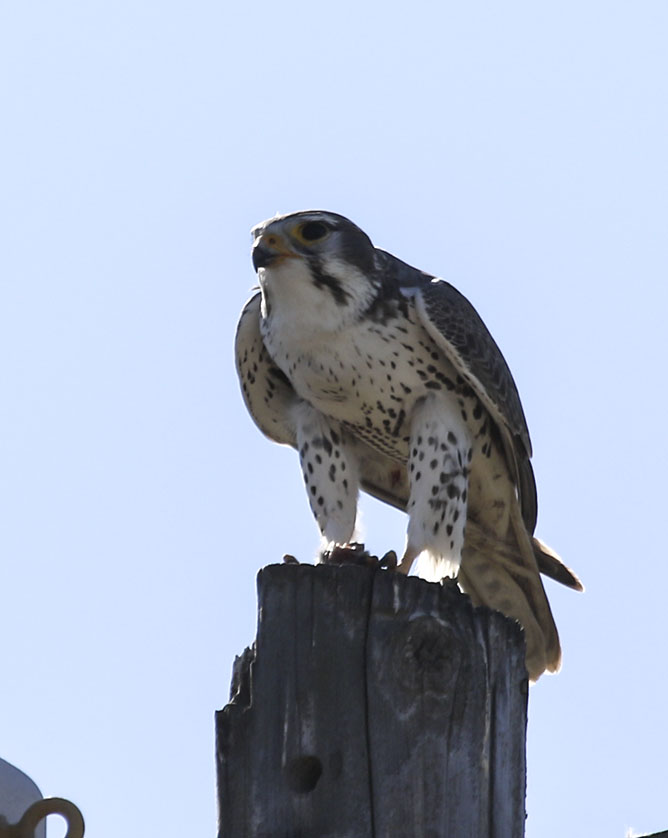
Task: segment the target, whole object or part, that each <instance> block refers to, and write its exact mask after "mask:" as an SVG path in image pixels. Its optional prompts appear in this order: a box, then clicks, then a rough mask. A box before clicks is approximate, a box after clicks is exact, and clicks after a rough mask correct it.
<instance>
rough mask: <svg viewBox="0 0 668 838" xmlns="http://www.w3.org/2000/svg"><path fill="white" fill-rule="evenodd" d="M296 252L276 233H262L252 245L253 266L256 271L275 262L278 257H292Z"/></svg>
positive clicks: (294, 256) (295, 255)
mask: <svg viewBox="0 0 668 838" xmlns="http://www.w3.org/2000/svg"><path fill="white" fill-rule="evenodd" d="M296 257H297V254H296V253H295V252H294V250H292V249H291V248H290V247H289V246H288V245H287V244H286V242H285V239H284V238H283V237H282V236H279V235H278V234H277V233H270V232H268V231H267V232H265V233H262V234H261V235H260V236H259V237H258V238H257V239H256V241H255V244H254V245H253V267H254V268H255V270H256V271H258V270H259V269H260V268H267V267H269V265H273V264H275V263H276V262H277V261H278V260H279V259H294V258H296Z"/></svg>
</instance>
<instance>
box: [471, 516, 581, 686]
mask: <svg viewBox="0 0 668 838" xmlns="http://www.w3.org/2000/svg"><path fill="white" fill-rule="evenodd" d="M538 544H539V545H540V542H538ZM543 546H544V545H540V547H543ZM537 549H540V548H537ZM545 550H546V555H549V556H550V559H549V560H548V559H546V560H545V561H546V562H548V561H551V562H552V563H551V564H550V568H552V567H556V566H557V565H556V563H558V565H559V566H560V567H562V568H565V566H564V565H562V564H561V562H560V561H559V559H558V557H557V556H556V554H554V553H552V551H550V550H549V548H545ZM540 569H541V568H539V565H538V561H537V558H536V555H535V552H534V543H533V540H532V538H531V536H530V535H529V533H528V532H527V530H526V526H525V524H524V522H523V520H522V516H521V513H520V510H519V505H518V504H516V503H514V504H511V526H510V528H509V534H508V542H502V541H499V540H498V539H497V538H494V537H493V536H491V535H489V534H488V533H486V532H485V531H484V530H483V529H482V528H481V527H480V526H479V525H477V524H476V522H475V521H472V520H471V519H469V521H467V524H466V542H465V545H464V550H463V554H462V564H461V567H460V569H459V577H458V578H459V582H460V584H461V586H462V588H463V590H465V591H466V593H468V594H469V596H470V597H471V599H472V600H473V602H474V603H475V604H476V605H486V606H488V607H489V608H494V609H496V610H497V611H501V612H502V613H503V614H506V615H507V616H508V617H514V618H515V619H516V620H518V621H519V623H520V624H521V625H522V628H523V629H524V634H525V639H526V665H527V671H528V673H529V677H530V678H531V680H532V681H537V680H538V678H539V677H540V676H541V675H542V674H543V672H545V670H547V671H548V672H556V671H557V670H558V669H559V667H560V665H561V646H560V644H559V633H558V632H557V627H556V625H555V622H554V617H553V616H552V611H551V609H550V604H549V602H548V601H547V596H546V594H545V589H544V588H543V583H542V581H541V578H540ZM565 570H568V569H567V568H565ZM550 575H553V574H550ZM573 577H574V579H576V580H577V577H575V576H574V574H573ZM577 581H578V584H579V580H577ZM571 587H575V585H571Z"/></svg>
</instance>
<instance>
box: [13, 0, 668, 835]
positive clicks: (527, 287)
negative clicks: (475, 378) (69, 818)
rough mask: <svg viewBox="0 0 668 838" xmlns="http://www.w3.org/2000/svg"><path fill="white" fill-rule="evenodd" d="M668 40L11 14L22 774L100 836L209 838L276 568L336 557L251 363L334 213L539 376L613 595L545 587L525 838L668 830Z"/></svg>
mask: <svg viewBox="0 0 668 838" xmlns="http://www.w3.org/2000/svg"><path fill="white" fill-rule="evenodd" d="M667 30H668V6H667V5H666V4H665V3H664V2H663V0H655V2H644V1H643V0H639V2H635V3H628V2H623V3H622V2H614V0H613V1H612V2H611V0H606V2H588V1H587V0H585V1H584V2H572V0H566V2H561V3H559V4H556V3H544V2H535V0H533V2H528V0H527V2H517V0H510V2H507V3H490V2H475V0H473V2H467V3H463V2H461V3H457V4H455V3H450V2H444V3H435V2H434V3H426V2H420V0H417V2H412V3H409V4H405V3H402V4H399V3H394V4H393V3H387V2H382V3H381V2H375V1H372V2H368V3H359V2H358V3H351V2H346V0H344V2H339V3H337V4H335V5H333V4H324V5H323V4H313V3H294V4H291V5H290V4H289V5H287V6H286V5H285V4H279V3H267V2H264V0H259V2H255V3H253V4H241V3H235V4H231V3H228V4H226V3H214V2H207V0H192V1H191V2H189V3H185V2H180V3H177V2H164V0H163V1H162V2H148V0H133V2H129V0H125V1H123V0H114V2H111V0H87V2H84V0H80V2H75V1H74V0H62V1H61V2H57V3H56V2H47V0H43V2H35V1H34V0H22V2H21V3H13V4H10V3H5V4H4V5H3V6H2V7H0V88H1V95H2V117H3V118H2V122H3V129H2V134H1V136H0V145H1V147H2V153H1V155H0V160H1V161H2V162H1V167H2V169H1V175H0V177H1V181H0V223H1V229H2V239H3V243H2V247H1V249H0V359H1V361H0V376H1V378H0V385H1V388H2V414H1V417H0V422H1V425H2V427H1V433H0V446H1V450H0V553H1V565H0V566H1V568H2V569H1V571H0V572H1V578H2V590H3V607H2V609H0V611H1V615H0V621H1V630H2V637H3V643H2V665H3V668H4V678H5V684H6V687H5V689H3V691H2V702H1V706H2V713H1V716H0V743H1V744H0V756H1V757H2V758H4V759H7V760H9V761H10V762H13V763H14V764H16V765H18V766H19V767H20V768H22V769H23V770H24V771H26V772H27V773H28V774H30V775H31V776H32V777H33V779H34V780H35V781H36V782H37V783H38V784H39V785H40V786H41V788H42V790H43V792H44V793H45V794H57V795H63V796H66V797H69V798H71V799H72V800H74V801H75V802H77V803H78V804H79V806H80V807H81V809H82V810H83V812H84V815H85V817H86V819H87V822H88V834H89V835H90V836H91V838H92V837H93V836H95V838H116V836H119V835H129V836H135V835H136V836H148V835H160V836H161V838H176V837H177V836H179V838H180V836H183V835H193V836H207V835H208V836H213V835H215V793H214V762H213V713H214V711H215V710H216V709H217V708H219V707H221V706H222V705H223V704H224V703H225V701H226V699H227V694H228V686H229V674H230V667H231V663H232V660H233V658H234V655H235V654H237V653H239V652H241V650H242V649H243V648H244V646H245V645H247V644H248V643H249V642H250V641H251V640H252V638H253V636H254V633H255V628H254V624H255V574H256V571H257V570H258V568H259V567H260V566H262V565H263V564H267V563H269V562H272V561H276V560H279V559H280V557H281V555H282V554H283V553H284V552H291V553H294V554H295V555H297V556H298V557H300V558H301V559H310V558H311V557H312V556H313V555H314V553H315V550H316V546H317V542H318V539H317V534H316V528H315V525H314V523H313V522H312V520H311V518H310V513H309V511H308V505H307V502H306V498H305V495H304V491H303V488H302V486H301V477H300V471H299V467H298V464H297V458H296V455H294V452H292V451H289V450H287V449H281V448H279V447H278V446H275V445H273V444H270V443H269V442H268V441H266V440H265V439H264V438H263V437H262V436H261V435H260V434H259V432H258V431H257V430H256V428H255V427H254V425H253V424H252V422H251V420H250V418H249V417H248V415H247V414H246V411H245V409H244V407H243V404H242V401H241V398H240V395H239V393H238V387H237V382H236V376H235V373H234V365H233V357H232V342H233V334H234V328H235V324H236V319H237V316H238V312H239V310H240V308H241V306H242V304H243V302H244V300H245V298H246V296H247V294H248V290H249V288H250V287H251V286H252V285H253V283H254V275H253V272H252V269H251V265H250V260H249V253H248V251H249V244H250V238H249V235H248V231H249V228H250V227H251V225H252V224H254V223H256V222H258V221H260V220H262V219H264V218H266V217H268V216H270V215H273V214H274V213H275V212H276V211H281V212H287V211H292V210H297V209H303V208H308V207H316V208H323V209H331V210H334V211H336V212H340V213H343V214H344V215H347V216H349V217H350V218H352V219H353V220H354V221H356V222H357V223H358V224H360V225H361V226H362V227H363V228H364V229H365V230H366V231H367V232H368V233H369V234H370V235H371V237H372V238H373V240H374V241H375V243H376V244H378V245H379V246H381V247H384V248H386V249H388V250H391V251H393V252H394V253H396V254H397V255H398V256H400V257H401V258H403V259H405V260H406V261H409V262H411V263H413V264H415V265H417V266H419V267H421V268H423V269H425V270H428V271H430V272H433V273H437V274H440V275H442V276H445V277H446V278H447V279H448V280H449V281H451V282H453V283H454V284H455V285H457V287H459V288H460V290H461V291H462V292H464V293H465V294H466V295H467V296H468V297H469V298H470V299H471V301H472V302H473V303H474V304H475V305H476V307H477V308H478V310H479V311H480V313H481V314H482V316H483V317H484V318H485V320H486V322H487V324H488V325H489V327H490V329H491V330H492V332H493V334H494V335H495V337H496V339H497V341H498V343H499V344H500V345H501V347H502V349H503V351H504V353H505V355H506V357H507V359H508V361H509V363H510V365H511V367H512V369H513V372H514V374H515V378H516V380H517V383H518V386H519V389H520V393H521V396H522V400H523V403H524V407H525V411H526V414H527V417H528V421H529V427H530V430H531V434H532V438H533V443H534V449H535V458H534V463H535V469H536V474H537V479H538V489H539V524H538V533H539V535H541V537H543V538H544V539H545V540H546V541H547V542H548V543H549V544H550V545H552V546H553V547H554V548H556V549H558V550H559V551H560V553H561V554H562V556H563V557H564V559H565V561H566V562H567V563H568V564H570V565H572V566H573V567H574V568H575V569H576V570H577V571H578V573H579V574H580V575H581V576H582V579H583V581H584V583H585V585H586V586H587V593H586V594H585V595H576V594H574V593H572V592H570V591H565V590H559V589H558V588H557V586H556V585H550V586H549V594H550V598H551V601H552V603H553V607H554V611H555V615H556V618H557V622H558V625H559V627H560V631H561V635H562V642H563V647H564V667H563V670H562V672H561V673H560V674H559V675H558V676H555V677H545V678H543V679H542V680H541V681H540V683H539V684H538V685H537V686H536V687H534V688H533V689H532V690H531V696H530V719H529V754H528V757H529V788H528V799H527V808H528V821H527V836H529V838H563V836H564V835H568V836H574V838H578V836H587V838H599V837H600V838H604V837H605V838H614V836H619V838H622V836H624V834H625V831H626V830H627V829H629V828H634V829H635V830H637V832H638V833H643V832H652V831H656V830H659V829H667V828H668V807H667V806H666V803H665V783H666V767H665V766H666V756H665V755H666V750H667V748H668V731H667V730H666V714H665V696H666V687H667V686H668V679H667V677H666V634H667V629H668V614H666V608H665V593H664V592H665V589H666V586H667V585H668V563H667V561H666V549H665V547H664V530H665V519H666V512H665V507H666V500H667V490H666V482H665V480H664V479H663V472H664V471H665V469H666V466H667V465H668V445H667V442H666V435H665V431H664V425H665V421H666V420H665V415H666V406H667V399H666V387H665V381H666V370H665V364H666V354H667V353H666V348H667V345H668V337H667V335H666V331H667V330H666V310H667V308H668V299H667V297H668V295H667V292H666V277H667V274H668V271H667V269H668V256H667V254H666V230H667V229H668V163H667V160H668V154H667V152H666V149H667V148H668V137H667V133H668V132H667V128H668V116H667V101H668V98H667V93H668V90H667V88H668V57H667V51H666V42H667V38H668V31H667ZM364 510H365V513H364V519H365V528H366V535H367V542H368V544H369V546H370V547H371V548H372V549H374V550H375V551H384V550H386V549H388V548H390V547H395V548H396V547H400V546H401V544H402V541H403V527H404V520H403V516H401V515H400V514H399V513H397V512H395V511H392V510H389V509H385V508H383V507H381V506H380V505H379V504H375V503H371V502H367V503H365V504H364ZM58 828H59V825H56V827H55V828H54V829H53V830H52V835H53V836H58V835H60V834H62V831H61V832H59V831H58Z"/></svg>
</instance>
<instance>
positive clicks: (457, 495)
mask: <svg viewBox="0 0 668 838" xmlns="http://www.w3.org/2000/svg"><path fill="white" fill-rule="evenodd" d="M470 459H471V439H470V433H469V430H468V428H467V426H466V423H465V422H464V421H463V419H462V417H461V414H460V412H459V410H457V409H453V405H452V401H451V400H447V399H445V398H443V397H442V396H441V395H439V394H437V393H433V394H430V395H429V396H427V397H426V398H424V399H422V400H421V401H420V402H418V403H417V405H416V406H415V408H414V410H413V414H412V416H411V440H410V452H409V457H408V478H409V481H410V487H411V492H410V498H409V501H408V510H407V511H408V515H409V521H408V538H407V543H406V552H405V553H404V557H403V559H402V561H401V564H400V566H399V570H400V571H401V572H402V573H408V572H409V570H410V568H411V565H412V564H413V561H414V560H415V558H416V557H417V556H418V555H419V554H420V553H422V552H423V551H427V552H428V554H429V557H428V558H429V559H430V561H431V567H428V568H424V567H421V568H420V575H421V576H423V577H424V578H428V579H432V580H433V581H440V580H441V579H442V578H443V577H444V576H447V575H453V576H454V575H456V573H457V570H458V569H459V564H460V561H461V553H462V547H463V544H464V530H465V527H466V504H467V494H468V465H469V462H470Z"/></svg>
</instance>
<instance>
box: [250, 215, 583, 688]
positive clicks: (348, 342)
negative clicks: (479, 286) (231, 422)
mask: <svg viewBox="0 0 668 838" xmlns="http://www.w3.org/2000/svg"><path fill="white" fill-rule="evenodd" d="M253 236H254V244H253V252H252V256H253V265H254V267H255V270H256V271H257V274H258V279H259V283H260V289H259V291H258V292H257V293H256V294H255V295H254V296H252V297H251V299H250V300H249V301H248V303H247V304H246V306H245V307H244V309H243V311H242V314H241V319H240V321H239V326H238V330H237V337H236V361H237V371H238V374H239V379H240V382H241V386H242V391H243V396H244V400H245V402H246V406H247V407H248V410H249V412H250V414H251V416H252V417H253V419H254V421H255V422H256V424H257V425H258V426H259V428H260V429H261V430H262V431H263V432H264V433H265V434H266V435H267V436H268V437H270V438H271V439H273V440H275V441H276V442H279V443H283V444H287V445H291V446H292V447H293V448H296V449H297V450H298V452H299V458H300V462H301V467H302V471H303V475H304V482H305V484H306V490H307V494H308V498H309V502H310V505H311V509H312V511H313V514H314V516H315V518H316V520H317V522H318V525H319V527H320V530H321V532H322V534H323V536H324V538H325V540H326V541H327V542H329V543H330V544H332V545H345V544H348V543H349V542H350V541H351V539H352V537H353V531H354V528H355V518H356V512H357V496H358V491H359V489H360V488H361V489H363V490H364V491H366V492H368V493H369V494H371V495H374V496H375V497H377V498H380V499H381V500H383V501H385V502H386V503H389V504H392V505H393V506H396V507H398V508H399V509H402V510H405V511H406V512H407V513H408V534H407V543H406V550H405V553H404V555H403V558H402V561H401V563H400V565H399V570H400V571H402V572H405V573H407V572H408V571H409V570H410V568H411V566H412V564H413V562H414V560H415V559H416V558H417V557H418V555H420V554H422V556H421V559H420V563H419V564H418V569H419V571H420V573H421V575H425V576H426V577H427V578H431V579H432V580H440V579H442V578H444V577H445V576H446V575H456V577H457V580H458V582H459V584H460V586H461V587H462V589H463V590H464V591H466V592H467V593H468V594H469V595H470V596H471V598H472V600H473V601H474V603H475V604H483V605H487V606H489V607H491V608H495V609H497V610H499V611H502V612H503V613H505V614H507V615H508V616H510V617H513V618H515V619H517V620H518V621H519V622H520V623H521V624H522V626H523V627H524V631H525V637H526V644H527V669H528V672H529V675H530V677H531V678H532V679H534V680H535V679H536V678H538V677H539V676H540V675H541V673H542V672H544V671H545V670H546V669H547V670H549V671H555V670H557V669H558V668H559V665H560V659H561V650H560V645H559V636H558V633H557V629H556V626H555V624H554V619H553V617H552V613H551V610H550V606H549V603H548V601H547V597H546V595H545V591H544V589H543V585H542V582H541V577H540V573H544V574H546V575H548V576H551V577H553V578H554V579H557V580H558V581H559V582H562V583H563V584H565V585H568V586H569V587H571V588H574V589H576V590H581V589H582V586H581V584H580V582H579V580H578V578H577V577H576V576H575V574H574V573H573V572H572V571H570V570H569V569H568V568H567V567H566V566H565V565H563V564H562V562H561V561H560V559H559V558H558V557H557V555H556V554H555V553H553V552H552V551H551V550H550V549H549V548H548V547H546V546H545V545H544V544H543V543H542V542H541V541H539V540H538V539H537V538H535V537H534V536H533V532H534V529H535V525H536V513H537V502H536V484H535V481H534V475H533V469H532V467H531V463H530V457H531V442H530V439H529V432H528V429H527V424H526V420H525V418H524V412H523V410H522V405H521V403H520V399H519V395H518V393H517V388H516V386H515V382H514V380H513V377H512V375H511V373H510V370H509V369H508V366H507V364H506V362H505V360H504V358H503V356H502V354H501V352H500V350H499V348H498V347H497V345H496V343H495V342H494V340H493V338H492V336H491V335H490V333H489V332H488V330H487V328H486V327H485V325H484V323H483V322H482V320H481V319H480V317H479V316H478V314H477V312H476V311H475V309H474V308H473V306H472V305H471V304H470V303H469V302H468V300H466V298H465V297H463V296H462V295H461V294H460V293H459V292H458V291H457V290H456V289H455V288H454V287H453V286H452V285H450V284H449V283H447V282H445V281H444V280H442V279H437V278H435V277H433V276H431V275H429V274H426V273H424V272H423V271H420V270H418V269H416V268H413V267H411V266H409V265H407V264H406V263H405V262H402V261H401V260H400V259H397V258H396V257H395V256H392V255H391V254H389V253H387V252H385V251H383V250H380V249H378V248H375V247H374V246H373V244H372V243H371V240H370V239H369V237H368V236H367V235H366V234H365V233H364V232H363V231H362V230H361V229H360V228H359V227H357V226H356V225H355V224H353V223H352V222H351V221H349V220H348V219H347V218H344V217H343V216H341V215H337V214H335V213H331V212H322V211H308V212H297V213H292V214H289V215H283V216H277V217H275V218H272V219H269V220H268V221H265V222H263V223H262V224H259V225H258V226H257V227H255V228H254V230H253ZM425 559H426V561H425Z"/></svg>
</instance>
